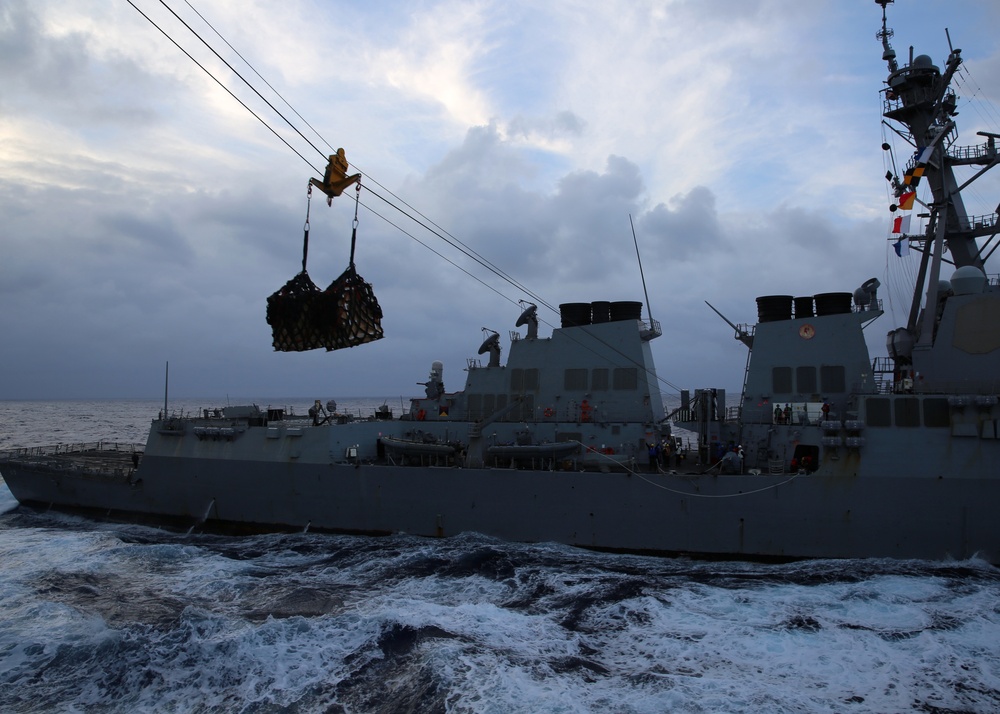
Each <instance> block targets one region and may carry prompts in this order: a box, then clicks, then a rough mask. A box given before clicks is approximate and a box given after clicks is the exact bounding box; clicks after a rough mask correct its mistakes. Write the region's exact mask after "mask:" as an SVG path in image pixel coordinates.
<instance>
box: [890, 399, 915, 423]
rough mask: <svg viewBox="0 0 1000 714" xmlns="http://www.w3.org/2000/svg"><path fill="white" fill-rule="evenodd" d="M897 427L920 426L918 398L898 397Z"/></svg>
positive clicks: (896, 405)
mask: <svg viewBox="0 0 1000 714" xmlns="http://www.w3.org/2000/svg"><path fill="white" fill-rule="evenodd" d="M895 401H896V403H895V405H894V407H895V409H894V411H895V412H896V426H920V400H919V399H917V398H916V397H896V400H895Z"/></svg>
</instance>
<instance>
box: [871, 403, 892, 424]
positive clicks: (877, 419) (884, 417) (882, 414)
mask: <svg viewBox="0 0 1000 714" xmlns="http://www.w3.org/2000/svg"><path fill="white" fill-rule="evenodd" d="M865 421H866V422H868V426H892V415H891V413H890V411H889V400H888V399H886V398H884V397H879V398H877V399H876V398H872V399H868V400H867V401H866V402H865Z"/></svg>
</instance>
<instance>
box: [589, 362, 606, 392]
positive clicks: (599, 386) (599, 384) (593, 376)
mask: <svg viewBox="0 0 1000 714" xmlns="http://www.w3.org/2000/svg"><path fill="white" fill-rule="evenodd" d="M590 388H591V389H592V390H594V391H595V392H606V391H607V390H608V370H607V367H598V368H596V369H594V371H593V372H591V373H590Z"/></svg>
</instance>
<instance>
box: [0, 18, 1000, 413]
mask: <svg viewBox="0 0 1000 714" xmlns="http://www.w3.org/2000/svg"><path fill="white" fill-rule="evenodd" d="M132 1H133V2H134V3H135V5H136V6H137V7H138V8H139V9H140V10H142V12H144V13H146V14H147V15H148V16H149V18H151V19H152V20H153V21H155V22H156V23H157V24H159V25H160V27H162V28H163V29H164V30H165V31H166V32H167V33H168V34H169V35H170V36H171V37H172V38H173V39H174V40H176V41H177V42H178V43H179V44H180V45H181V46H183V47H184V48H185V49H186V50H187V51H188V52H189V53H191V55H192V56H194V57H195V58H196V59H197V60H198V61H199V62H202V63H203V64H204V66H205V67H206V68H208V69H209V70H210V71H211V72H212V74H213V75H214V76H215V77H216V78H218V80H219V81H220V82H221V83H222V84H224V85H225V86H226V87H228V88H229V89H230V90H231V91H232V92H233V93H234V94H236V95H237V96H238V97H239V98H240V99H241V100H242V101H244V102H245V103H246V104H247V105H248V106H250V107H251V108H252V109H253V110H254V111H256V112H257V113H258V114H259V115H260V116H261V118H262V119H263V120H264V121H265V122H266V123H267V125H268V126H269V127H270V128H271V129H273V132H272V131H271V129H268V128H267V127H266V126H264V125H263V124H262V123H261V122H260V121H259V120H258V119H257V118H255V117H254V116H253V115H252V114H251V113H250V112H249V111H247V109H245V108H244V107H243V106H241V105H240V104H239V103H238V102H237V101H236V100H234V99H233V98H232V97H231V96H230V95H229V94H227V93H226V92H225V91H224V90H223V89H222V88H221V87H220V86H219V84H217V83H216V82H215V81H214V80H213V79H212V78H210V77H209V76H208V75H206V74H205V72H203V70H202V69H200V68H199V67H198V66H197V65H196V64H195V63H194V62H192V61H191V59H189V58H188V57H186V56H185V55H184V54H183V53H182V52H181V51H180V50H179V49H178V48H177V47H176V46H175V45H174V44H172V43H171V42H170V41H169V40H168V39H167V38H166V37H165V36H164V35H163V34H161V32H160V31H158V30H157V29H156V28H155V27H154V26H153V25H152V24H150V22H149V21H148V20H147V19H145V18H144V17H143V16H142V15H141V14H140V13H139V12H138V11H137V10H136V9H135V8H134V7H133V6H132V5H131V4H129V2H128V1H127V0H94V1H93V2H91V1H90V0H74V2H72V3H67V2H64V1H56V0H5V2H4V3H3V5H2V7H0V399H35V398H38V399H61V398H96V397H115V398H118V397H156V396H157V395H159V394H161V393H162V380H163V369H164V363H165V362H167V361H169V362H170V372H171V392H172V394H176V395H177V396H190V397H206V398H216V399H224V398H226V396H227V395H228V396H229V397H230V398H242V397H246V398H253V399H264V398H267V397H281V396H289V397H291V396H302V397H313V396H316V397H321V398H324V399H325V398H328V397H335V398H343V397H352V396H370V397H385V398H397V397H399V396H411V395H413V394H415V393H419V392H420V388H418V387H417V386H416V383H417V382H421V381H424V380H425V379H426V376H427V372H428V369H429V367H430V364H431V362H432V361H433V360H441V361H442V362H444V365H445V385H446V387H447V388H448V389H449V390H454V389H458V388H460V387H461V385H462V383H463V381H464V372H463V370H464V368H465V365H466V360H467V358H469V357H474V356H476V352H477V349H478V347H479V345H480V343H481V342H482V339H483V333H482V331H481V328H483V327H487V328H490V329H493V330H496V331H498V332H500V334H501V335H502V336H503V345H504V353H505V354H506V351H507V344H508V341H507V334H508V331H509V330H511V329H514V322H515V320H516V319H517V317H518V315H519V313H520V308H519V307H518V305H517V301H518V300H519V299H522V298H525V297H527V295H526V294H525V293H524V292H522V291H521V290H519V289H518V288H516V287H513V286H511V285H510V284H508V283H506V282H504V281H502V280H501V279H499V278H498V277H496V276H495V275H494V274H492V273H490V272H488V271H486V270H485V269H483V268H482V267H480V266H478V265H477V264H475V263H473V262H471V261H470V260H469V259H468V258H466V257H464V256H463V255H462V254H461V253H459V252H457V251H456V250H454V249H453V248H451V247H450V246H448V245H447V244H446V243H445V242H444V241H442V240H441V239H440V238H438V237H436V236H435V235H433V234H432V233H430V232H428V231H427V230H425V229H424V228H421V227H420V226H419V225H418V224H417V223H415V222H413V221H412V220H411V219H410V218H408V217H407V215H405V214H404V213H402V212H400V211H398V210H397V209H396V208H395V207H394V206H398V207H400V208H403V209H405V211H406V213H408V214H410V215H411V216H415V215H417V212H418V211H419V213H420V214H422V215H423V216H424V217H426V218H422V219H421V220H422V221H423V222H425V223H429V222H431V221H432V222H433V223H434V224H436V225H437V226H439V227H440V228H441V229H442V231H447V233H448V234H450V235H452V236H454V237H455V238H457V239H458V240H460V241H462V242H463V243H464V244H465V245H467V246H468V247H469V248H470V249H472V250H474V251H475V252H476V253H478V254H479V255H481V256H483V258H484V259H486V260H488V261H489V262H491V263H493V264H494V265H495V266H497V267H498V268H499V269H500V270H501V271H503V272H506V273H508V274H510V275H511V276H513V277H514V278H516V280H517V281H519V282H520V283H521V284H522V285H523V286H525V287H527V288H528V289H529V290H531V291H532V292H533V293H535V294H536V295H538V296H539V297H541V298H542V299H543V300H544V301H545V302H546V303H548V304H549V305H558V304H559V303H562V302H584V301H592V300H641V301H643V302H646V297H645V296H644V294H643V289H642V283H641V280H640V275H639V269H638V266H637V263H636V251H635V247H634V245H633V239H632V233H631V229H630V226H629V217H630V216H631V217H632V220H633V221H634V224H635V229H636V235H637V238H638V243H639V247H640V250H641V252H642V260H643V266H644V269H645V280H646V286H647V289H648V293H649V302H650V304H651V305H650V307H651V312H652V316H653V317H654V318H656V319H658V320H660V321H661V323H662V325H663V329H664V336H663V337H661V338H659V339H658V340H656V341H655V342H654V343H653V352H654V356H655V358H656V360H657V367H658V371H659V374H660V376H661V377H662V378H663V379H664V380H665V384H664V386H663V389H664V392H665V393H667V394H669V393H670V392H672V391H673V390H674V388H675V387H677V388H696V387H703V386H720V387H726V388H729V389H731V390H735V389H738V387H739V386H740V384H741V383H742V376H743V368H744V365H745V360H746V351H745V348H743V347H742V346H741V345H740V344H739V343H738V342H736V341H735V340H733V339H732V331H731V329H730V328H729V327H728V326H727V325H726V324H725V323H724V322H723V321H722V320H720V319H719V318H718V317H717V316H716V315H715V314H714V313H712V312H711V310H709V308H708V307H707V306H706V305H705V301H708V302H711V303H712V304H713V305H714V306H715V307H717V308H718V309H719V310H720V311H721V312H723V313H724V314H725V315H726V316H727V317H728V318H729V319H730V320H732V321H733V322H737V323H753V322H754V321H755V320H756V306H755V302H754V298H755V297H757V296H759V295H768V294H794V295H809V294H814V293H821V292H831V291H846V290H853V289H854V288H855V287H857V286H858V285H860V284H861V283H862V282H864V281H865V280H866V279H868V278H870V277H878V278H879V279H880V280H881V281H882V282H883V284H884V286H885V287H884V288H883V290H882V291H881V292H880V297H881V298H882V299H883V300H884V302H885V306H886V308H887V314H886V315H885V316H884V317H882V318H880V319H879V320H878V321H876V322H875V323H874V325H872V326H871V327H870V328H869V332H870V333H871V335H870V337H869V343H870V345H871V346H872V349H873V352H875V353H877V354H882V349H883V345H884V336H885V333H886V332H887V331H888V330H889V329H891V328H892V327H894V326H895V325H896V324H897V323H898V322H899V321H900V320H903V319H904V312H903V310H904V309H905V308H906V307H907V306H908V300H909V298H908V296H907V295H906V294H905V290H906V280H907V276H908V275H912V267H913V265H915V259H913V257H912V256H911V260H914V262H913V264H911V265H909V266H908V265H907V264H906V261H901V260H900V259H898V258H896V256H895V255H894V254H892V253H891V248H888V242H887V228H888V225H889V214H888V210H887V206H888V203H889V199H888V195H887V189H886V182H885V180H884V178H883V175H884V174H885V171H886V163H885V160H886V157H885V155H884V153H883V152H882V151H881V149H880V145H881V143H882V142H883V141H884V140H885V139H886V137H887V136H888V137H890V141H892V142H893V144H894V147H895V151H896V155H897V157H900V158H901V160H905V157H907V156H908V155H909V151H910V150H909V149H908V147H907V146H906V145H905V143H904V142H902V140H901V139H899V138H898V137H895V138H891V135H887V134H886V133H885V132H884V130H883V128H882V127H881V125H880V119H881V116H880V102H879V95H878V90H879V89H881V88H882V86H883V85H882V81H883V80H884V79H885V76H886V74H887V72H886V67H885V63H884V62H883V61H882V60H881V54H882V50H881V47H880V45H879V43H878V42H877V41H876V39H875V33H876V31H877V30H878V29H879V27H880V24H881V10H880V8H879V7H878V6H877V5H876V4H875V3H873V2H871V0H809V1H808V2H802V1H801V0H655V1H645V0H639V1H636V2H627V3H626V2H614V1H612V2H608V1H607V0H602V1H601V2H597V1H591V0H576V1H566V2H563V1H561V0H553V1H552V2H547V3H533V2H522V1H521V0H503V1H502V2H501V1H498V0H482V1H475V0H461V1H458V0H440V1H438V0H426V1H424V0H417V1H416V2H381V3H359V2H342V1H340V0H325V1H322V2H320V1H318V0H317V1H309V0H283V2H281V3H277V2H263V1H262V0H240V1H239V2H236V1H235V0H190V3H189V2H186V1H185V0H167V2H166V5H168V6H170V8H172V9H173V10H174V11H175V12H176V13H177V14H178V15H179V16H181V17H182V18H184V20H185V21H187V22H188V23H189V24H190V26H191V27H192V28H193V29H194V30H196V31H197V32H198V33H199V34H201V36H202V37H203V38H204V39H205V40H206V41H207V42H208V43H209V44H210V45H211V46H212V47H214V48H215V49H216V50H217V51H218V52H219V53H220V54H221V55H222V56H223V57H225V59H226V60H227V61H228V62H230V63H231V64H232V65H233V67H234V68H236V69H237V70H239V71H240V73H242V74H243V75H244V76H245V77H246V78H247V79H248V80H249V81H250V82H251V83H252V84H253V85H254V87H256V88H257V89H258V90H259V91H260V92H262V93H263V94H264V95H265V97H267V99H268V101H269V102H271V103H272V104H273V105H274V106H275V107H276V108H277V109H278V110H280V111H281V112H282V114H284V115H285V116H286V117H288V118H289V119H290V121H291V123H292V124H294V125H295V127H296V128H297V129H298V130H300V131H301V132H302V133H303V134H305V135H306V137H307V138H308V141H306V140H305V139H303V138H302V136H300V135H299V134H297V133H296V132H295V131H293V130H292V129H291V128H290V127H289V126H288V124H286V123H285V122H284V121H283V120H282V119H281V118H280V117H279V116H278V115H277V114H276V113H275V111H273V110H271V109H270V108H268V106H267V105H266V104H265V103H264V102H263V101H261V100H260V99H259V98H258V97H257V96H256V95H255V94H254V93H253V92H252V91H251V90H250V89H248V88H247V86H246V85H245V84H244V83H243V82H242V81H240V80H239V79H238V78H237V77H236V76H235V75H234V74H233V73H232V72H231V71H230V70H229V69H227V68H226V66H225V65H224V64H223V63H222V62H221V61H219V60H218V59H217V58H215V57H214V56H213V55H212V54H211V53H210V52H209V51H208V50H207V49H206V48H205V46H204V45H203V44H202V43H201V41H199V40H198V39H197V38H196V37H195V36H194V35H193V34H191V32H190V31H189V30H187V29H186V28H185V27H184V26H183V25H182V24H181V23H180V22H179V21H178V20H177V19H176V18H175V17H174V16H173V15H172V14H171V13H170V12H169V10H168V9H167V7H166V5H164V4H163V3H161V2H159V0H132ZM195 10H196V11H197V13H200V14H201V15H202V16H203V17H204V18H205V20H207V21H208V22H210V23H211V25H212V26H214V28H215V30H217V31H218V33H220V34H221V36H222V37H224V38H225V40H226V41H228V43H229V44H231V45H232V47H233V48H235V50H236V51H238V52H239V53H240V54H241V55H242V56H243V57H244V58H245V59H246V60H247V61H248V62H249V63H250V64H251V65H252V66H253V68H254V70H256V72H257V73H259V75H260V76H259V77H258V76H257V74H255V73H254V71H253V70H250V69H248V68H247V66H246V65H245V64H243V62H242V61H241V60H240V59H239V57H238V56H237V55H236V54H235V53H234V51H233V50H232V49H230V48H229V47H227V46H226V42H224V41H223V40H222V39H220V36H219V34H216V33H215V32H214V31H213V30H212V29H211V28H210V27H209V26H207V25H206V24H205V22H204V21H203V20H202V19H200V18H199V16H198V14H197V13H196V12H195ZM889 12H890V15H889V25H890V27H892V28H894V30H895V37H894V38H893V45H894V47H895V48H896V51H897V53H898V54H899V56H900V58H901V59H905V57H906V56H907V55H908V51H909V50H908V48H909V46H910V45H915V46H916V48H917V52H918V53H926V54H929V55H931V57H932V58H933V59H934V61H935V62H936V63H938V64H942V63H943V61H944V59H945V56H946V54H947V39H946V37H945V34H944V28H945V27H947V28H949V29H950V32H951V39H952V42H953V44H954V45H955V46H956V47H961V48H962V49H963V57H964V58H965V61H966V65H965V69H966V72H965V73H963V75H962V76H961V77H960V84H959V86H958V89H959V93H960V95H961V96H962V100H961V102H960V105H959V108H960V111H961V115H960V116H959V118H958V120H959V125H960V129H961V130H962V132H963V137H964V139H965V142H964V143H967V144H972V143H975V137H974V132H975V131H978V130H989V131H998V130H1000V128H998V125H1000V121H998V119H1000V114H998V113H997V111H996V109H995V108H994V107H996V106H997V103H996V100H997V99H998V97H1000V56H998V54H997V47H998V46H997V43H996V40H995V28H996V27H997V26H998V25H1000V4H997V3H996V2H995V0H957V1H956V0H950V1H945V0H941V1H937V0H898V2H896V4H895V5H894V6H891V7H890V8H889ZM261 77H262V78H261ZM265 80H266V83H265ZM268 84H270V85H271V86H272V87H273V88H274V89H275V90H277V92H279V93H280V95H281V96H282V97H283V98H284V100H287V102H288V103H289V104H290V105H291V106H292V107H293V108H294V111H293V110H292V109H290V108H289V107H288V106H287V105H286V104H284V103H283V101H282V99H280V98H278V97H277V96H276V95H275V94H274V93H273V92H272V91H271V90H270V89H268ZM310 126H311V127H314V128H315V131H313V130H312V129H311V128H310ZM274 132H276V133H277V134H278V135H280V137H281V139H284V141H285V142H287V144H288V145H286V144H285V143H283V142H282V140H281V139H279V138H278V137H277V136H276V135H275V133H274ZM289 145H290V146H289ZM340 146H342V147H344V148H345V149H346V152H347V157H348V160H349V161H350V162H351V164H352V167H353V169H354V170H357V171H360V172H361V173H363V174H364V177H365V178H364V180H363V183H364V185H365V186H366V187H368V188H371V189H373V190H374V191H375V192H377V194H378V195H379V196H383V197H385V198H388V199H389V200H390V201H391V202H392V204H394V206H393V205H389V204H388V203H386V202H384V201H382V200H381V199H380V198H378V196H376V195H375V194H373V193H371V192H369V191H363V192H362V195H361V198H362V203H363V205H362V207H361V208H360V212H359V225H358V244H357V253H356V258H355V260H356V264H357V270H358V272H359V273H360V274H361V275H362V276H364V278H365V279H366V280H368V281H369V282H371V283H372V285H373V287H374V290H375V294H376V295H377V297H378V299H379V302H380V303H381V306H382V309H383V311H384V313H385V317H384V319H383V327H384V330H385V334H386V337H385V339H383V340H381V341H379V342H376V343H372V344H369V345H364V346H360V347H356V348H353V349H350V350H339V351H335V352H329V353H328V352H325V351H315V352H306V353H278V352H275V351H273V348H272V346H271V334H270V327H269V326H268V325H267V323H266V322H265V300H266V298H267V296H268V295H270V294H271V293H272V292H274V291H275V290H277V289H278V288H279V287H281V286H282V285H283V284H284V283H285V282H286V281H287V280H289V279H290V278H292V277H293V276H294V275H295V274H296V273H297V272H298V270H299V269H300V263H301V256H302V226H303V223H304V220H305V210H306V186H307V182H308V179H309V177H310V176H321V175H322V169H323V166H324V165H325V161H324V159H323V155H325V154H327V153H329V152H330V151H331V148H336V147H340ZM293 149H294V150H293ZM296 152H298V154H299V155H297V153H296ZM982 201H983V203H984V207H983V208H982V209H980V210H977V207H976V206H970V209H972V210H973V211H974V212H987V211H992V209H993V207H994V206H995V205H996V195H993V197H992V198H990V195H989V194H988V192H984V194H983V196H982ZM353 216H354V203H353V198H352V197H350V196H345V197H342V198H340V199H337V200H336V201H335V202H334V204H333V207H331V208H328V207H327V206H326V203H325V201H322V200H320V199H319V198H316V199H314V200H313V202H312V213H311V228H312V231H311V236H310V251H309V263H308V268H309V274H310V276H311V277H312V279H313V280H314V281H315V282H316V283H317V284H318V285H320V286H321V287H325V286H326V285H327V284H328V283H329V282H330V281H332V280H333V279H334V278H335V277H336V276H338V275H339V274H340V273H341V272H342V271H343V270H344V269H345V268H346V267H347V263H348V259H349V251H350V234H351V224H352V220H353ZM439 254H440V255H439ZM441 256H443V258H442V257H441ZM456 265H457V267H456ZM644 314H645V312H644ZM541 315H542V318H543V319H544V320H545V321H547V322H548V323H549V325H554V324H557V323H558V316H557V315H556V314H554V313H552V312H550V311H548V310H545V309H542V311H541ZM550 330H551V327H549V326H546V325H543V326H542V329H541V333H542V335H543V336H544V335H545V334H547V333H548V332H549V331H550Z"/></svg>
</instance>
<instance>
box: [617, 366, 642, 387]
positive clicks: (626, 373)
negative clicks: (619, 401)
mask: <svg viewBox="0 0 1000 714" xmlns="http://www.w3.org/2000/svg"><path fill="white" fill-rule="evenodd" d="M613 378H614V385H613V386H614V388H615V389H638V388H639V370H637V369H636V368H635V367H615V371H614V376H613Z"/></svg>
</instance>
